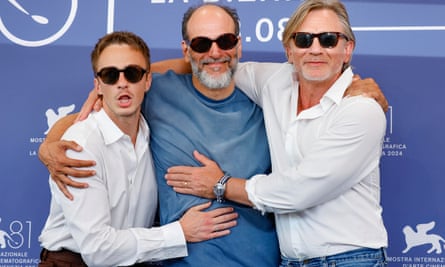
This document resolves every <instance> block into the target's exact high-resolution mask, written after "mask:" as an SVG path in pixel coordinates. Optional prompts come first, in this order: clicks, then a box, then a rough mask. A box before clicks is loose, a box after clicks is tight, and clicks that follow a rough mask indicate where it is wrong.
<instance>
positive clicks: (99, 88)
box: [94, 78, 103, 95]
mask: <svg viewBox="0 0 445 267" xmlns="http://www.w3.org/2000/svg"><path fill="white" fill-rule="evenodd" d="M94 88H95V89H96V91H97V94H98V95H102V94H103V92H102V87H101V86H100V82H99V80H98V78H94Z"/></svg>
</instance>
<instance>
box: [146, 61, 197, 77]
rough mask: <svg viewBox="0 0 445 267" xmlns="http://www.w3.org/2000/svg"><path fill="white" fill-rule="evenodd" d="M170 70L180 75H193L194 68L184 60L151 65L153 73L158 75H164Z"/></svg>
mask: <svg viewBox="0 0 445 267" xmlns="http://www.w3.org/2000/svg"><path fill="white" fill-rule="evenodd" d="M168 70H173V71H174V72H176V73H179V74H186V73H191V72H192V68H191V66H190V64H188V63H187V62H185V61H184V59H183V58H174V59H167V60H162V61H158V62H154V63H152V64H151V71H152V72H156V73H164V72H167V71H168Z"/></svg>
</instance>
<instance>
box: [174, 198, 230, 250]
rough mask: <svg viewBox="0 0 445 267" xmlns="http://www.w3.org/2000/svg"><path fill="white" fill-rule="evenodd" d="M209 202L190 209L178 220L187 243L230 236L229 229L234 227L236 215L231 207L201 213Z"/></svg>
mask: <svg viewBox="0 0 445 267" xmlns="http://www.w3.org/2000/svg"><path fill="white" fill-rule="evenodd" d="M210 204H211V202H207V203H204V204H200V205H196V206H194V207H191V208H190V209H189V210H188V211H187V212H186V213H185V214H184V215H183V216H182V218H181V219H180V220H179V223H180V224H181V227H182V230H183V231H184V235H185V239H186V240H187V241H188V242H201V241H205V240H209V239H212V238H217V237H221V236H225V235H228V234H230V230H229V228H232V227H234V226H235V225H236V223H237V222H236V218H238V213H236V212H234V211H233V208H232V207H224V208H218V209H214V210H211V211H202V210H204V209H206V208H208V207H210Z"/></svg>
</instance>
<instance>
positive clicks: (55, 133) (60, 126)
mask: <svg viewBox="0 0 445 267" xmlns="http://www.w3.org/2000/svg"><path fill="white" fill-rule="evenodd" d="M76 117H77V114H70V115H67V116H65V117H63V118H61V119H60V120H58V121H57V122H56V123H55V124H54V125H53V127H51V129H50V131H49V132H48V134H47V135H46V138H45V141H43V143H42V144H41V145H40V147H39V159H40V161H42V162H43V164H45V165H47V162H46V160H45V159H47V152H48V151H47V150H48V149H47V145H48V144H49V143H52V142H56V141H59V140H60V139H61V138H62V136H63V134H64V133H65V131H66V130H67V129H68V128H69V127H70V126H71V125H73V123H74V121H75V119H76Z"/></svg>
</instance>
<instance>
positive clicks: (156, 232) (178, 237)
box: [132, 221, 188, 262]
mask: <svg viewBox="0 0 445 267" xmlns="http://www.w3.org/2000/svg"><path fill="white" fill-rule="evenodd" d="M132 230H133V233H134V234H135V235H136V237H137V239H138V262H142V261H159V260H164V259H170V258H178V257H185V256H187V255H188V253H187V243H186V240H185V236H184V232H183V231H182V227H181V224H180V223H179V221H176V222H173V223H170V224H167V225H164V226H161V227H152V228H150V229H146V228H133V229H132Z"/></svg>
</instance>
